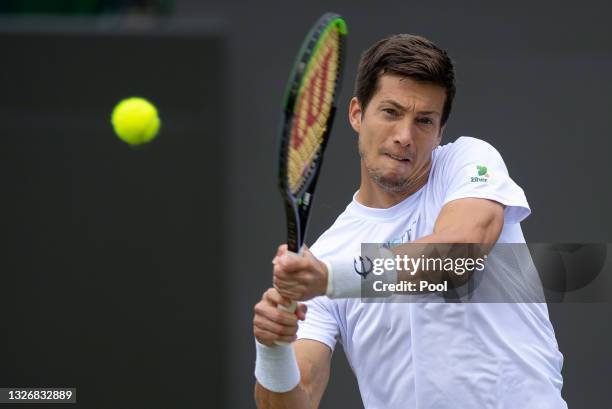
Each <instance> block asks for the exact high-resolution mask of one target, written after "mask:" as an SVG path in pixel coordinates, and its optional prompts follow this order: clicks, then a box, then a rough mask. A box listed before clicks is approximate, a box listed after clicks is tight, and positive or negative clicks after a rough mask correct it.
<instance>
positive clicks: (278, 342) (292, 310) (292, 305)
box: [274, 245, 304, 346]
mask: <svg viewBox="0 0 612 409" xmlns="http://www.w3.org/2000/svg"><path fill="white" fill-rule="evenodd" d="M303 251H304V245H302V247H300V251H298V252H297V254H298V255H299V256H301V255H302V252H303ZM277 308H278V309H279V310H283V311H287V312H290V313H291V314H293V313H294V312H295V310H296V308H297V302H295V301H291V305H290V306H289V307H285V306H284V305H280V304H279V305H278V307H277ZM274 343H275V344H276V345H279V346H285V345H288V344H289V343H288V342H283V341H274Z"/></svg>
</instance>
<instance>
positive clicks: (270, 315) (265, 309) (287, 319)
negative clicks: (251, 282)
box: [255, 303, 297, 326]
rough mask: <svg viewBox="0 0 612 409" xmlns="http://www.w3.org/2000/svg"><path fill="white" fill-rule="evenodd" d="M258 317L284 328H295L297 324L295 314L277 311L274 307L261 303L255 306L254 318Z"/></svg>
mask: <svg viewBox="0 0 612 409" xmlns="http://www.w3.org/2000/svg"><path fill="white" fill-rule="evenodd" d="M258 316H261V317H263V318H265V319H267V320H270V321H272V322H275V323H277V324H280V325H285V326H295V325H296V323H297V317H296V316H295V314H293V313H290V312H288V311H283V310H281V309H278V308H276V306H272V305H262V303H259V304H257V305H256V306H255V318H257V317H258Z"/></svg>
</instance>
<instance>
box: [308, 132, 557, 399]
mask: <svg viewBox="0 0 612 409" xmlns="http://www.w3.org/2000/svg"><path fill="white" fill-rule="evenodd" d="M432 161H433V163H432V169H431V174H430V177H429V180H428V182H427V184H426V185H425V186H423V187H422V188H421V189H420V190H419V191H418V192H416V193H414V194H413V195H411V196H410V197H408V198H406V199H405V200H404V201H402V202H401V203H398V204H397V205H395V206H393V207H391V208H388V209H374V208H368V207H365V206H363V205H361V204H359V203H358V202H357V201H356V200H355V198H353V201H352V202H351V203H350V204H349V205H348V207H347V208H346V210H345V211H344V212H343V213H342V214H341V215H340V216H339V217H338V219H337V220H336V221H335V223H334V224H333V225H332V226H331V227H330V228H329V230H327V231H326V232H325V233H324V234H323V235H322V236H321V237H320V238H319V239H318V240H317V242H316V243H315V244H314V245H313V246H312V248H311V250H312V252H313V253H314V254H315V255H316V256H317V257H319V258H330V257H332V258H337V257H339V256H342V255H343V254H345V255H346V256H347V257H350V258H351V259H352V258H353V255H354V254H359V252H360V247H361V243H362V242H363V243H375V242H378V243H386V242H390V243H405V242H409V241H411V240H415V239H416V238H419V237H422V236H426V235H428V234H431V233H432V232H433V227H434V223H435V221H436V218H437V216H438V214H439V212H440V210H441V208H442V207H443V206H444V204H446V203H447V202H449V201H452V200H455V199H460V198H466V197H477V198H486V199H491V200H495V201H497V202H499V203H502V204H503V205H505V206H506V207H505V214H504V216H505V221H504V227H503V230H502V233H501V236H500V238H499V240H498V242H499V243H524V242H525V239H524V237H523V233H522V230H521V227H520V224H519V223H520V221H521V220H523V219H524V218H525V217H527V216H528V215H529V213H530V209H529V205H528V204H527V200H526V198H525V194H524V192H523V190H522V189H521V188H520V187H519V186H518V185H517V184H516V183H515V182H514V181H513V180H512V179H511V178H510V177H509V175H508V171H507V169H506V166H505V164H504V162H503V160H502V158H501V156H500V154H499V153H498V152H497V151H496V150H495V148H493V147H492V146H491V145H489V144H488V143H486V142H484V141H482V140H479V139H475V138H470V137H461V138H459V139H457V140H456V141H455V142H454V143H449V144H446V145H444V146H440V147H438V148H437V149H436V150H434V151H433V153H432ZM485 168H486V169H485ZM355 280H360V276H359V275H358V274H355ZM298 337H299V338H307V339H314V340H317V341H320V342H322V343H324V344H326V345H328V346H329V347H330V348H331V349H332V350H333V349H334V347H335V345H336V342H337V341H340V342H341V343H342V346H343V348H344V351H345V353H346V355H347V358H348V362H349V363H350V365H351V367H352V369H353V371H354V373H355V376H356V378H357V381H358V384H359V390H360V393H361V397H362V400H363V403H364V406H365V408H366V409H400V408H401V409H447V408H448V409H457V408H461V409H472V408H474V409H476V408H478V409H486V408H495V409H510V408H512V409H514V408H530V409H535V408H538V409H562V408H567V405H566V403H565V402H564V401H563V399H562V397H561V386H562V383H563V381H562V377H561V367H562V364H563V356H562V354H561V353H560V352H559V349H558V346H557V342H556V339H555V334H554V330H553V327H552V325H551V323H550V320H549V318H548V309H547V307H546V304H543V303H490V304H487V303H433V302H429V303H427V302H423V303H392V302H386V303H365V302H362V301H361V300H360V299H329V298H327V297H317V298H314V299H312V300H310V301H308V313H307V317H306V320H305V321H304V322H300V326H299V330H298Z"/></svg>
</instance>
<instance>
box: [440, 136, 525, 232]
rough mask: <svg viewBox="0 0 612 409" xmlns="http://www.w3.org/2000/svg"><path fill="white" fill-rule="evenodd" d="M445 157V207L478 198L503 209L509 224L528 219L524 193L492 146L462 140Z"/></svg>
mask: <svg viewBox="0 0 612 409" xmlns="http://www.w3.org/2000/svg"><path fill="white" fill-rule="evenodd" d="M445 153H446V155H445V157H444V165H443V170H442V172H443V176H444V185H445V192H444V199H443V204H446V203H448V202H450V201H453V200H457V199H463V198H468V197H475V198H482V199H489V200H494V201H496V202H499V203H501V204H502V205H504V206H505V211H504V223H506V224H514V223H520V222H521V221H522V220H524V219H525V218H526V217H527V216H529V214H530V213H531V210H530V208H529V204H528V203H527V198H526V197H525V192H523V189H521V187H520V186H518V185H517V184H516V183H515V182H514V181H513V180H512V179H511V178H510V175H509V174H508V169H507V168H506V164H505V163H504V161H503V159H502V157H501V155H500V154H499V152H498V151H497V150H496V149H495V148H494V147H493V146H491V145H490V144H489V143H487V142H485V141H482V140H480V139H476V138H470V137H461V138H459V139H457V141H455V142H454V143H453V144H452V145H451V146H450V147H449V150H448V152H445Z"/></svg>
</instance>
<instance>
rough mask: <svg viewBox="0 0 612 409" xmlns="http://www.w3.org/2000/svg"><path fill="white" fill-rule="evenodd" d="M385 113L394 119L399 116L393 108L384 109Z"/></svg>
mask: <svg viewBox="0 0 612 409" xmlns="http://www.w3.org/2000/svg"><path fill="white" fill-rule="evenodd" d="M383 112H384V113H385V114H387V115H388V116H393V117H395V116H397V111H396V110H395V109H393V108H383Z"/></svg>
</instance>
